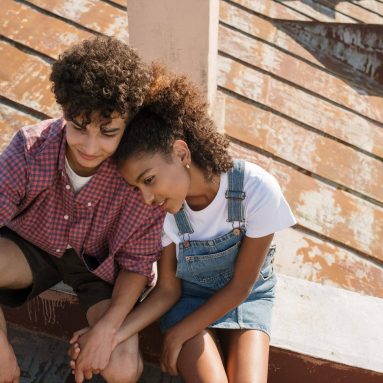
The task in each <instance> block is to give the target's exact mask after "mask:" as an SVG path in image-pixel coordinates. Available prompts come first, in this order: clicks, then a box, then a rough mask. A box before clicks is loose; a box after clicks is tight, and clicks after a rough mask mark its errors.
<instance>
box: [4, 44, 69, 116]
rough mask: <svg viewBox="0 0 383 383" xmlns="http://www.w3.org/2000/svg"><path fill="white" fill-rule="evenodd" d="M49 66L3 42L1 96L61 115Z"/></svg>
mask: <svg viewBox="0 0 383 383" xmlns="http://www.w3.org/2000/svg"><path fill="white" fill-rule="evenodd" d="M49 75H50V65H49V64H48V63H46V62H45V61H43V60H41V59H39V58H38V57H36V56H32V55H28V54H26V53H25V52H22V51H21V50H19V49H17V48H15V47H14V46H13V45H10V44H7V43H5V42H3V41H0V88H1V89H2V96H3V97H6V98H8V99H10V100H12V101H15V102H17V103H19V104H22V105H26V106H28V107H29V108H32V109H34V110H37V111H40V112H42V113H45V114H46V115H48V116H51V117H59V116H61V114H62V113H61V110H60V108H59V107H58V106H57V105H56V102H55V98H54V96H53V93H52V92H51V89H50V88H51V84H50V82H49Z"/></svg>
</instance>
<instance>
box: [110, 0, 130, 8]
mask: <svg viewBox="0 0 383 383" xmlns="http://www.w3.org/2000/svg"><path fill="white" fill-rule="evenodd" d="M109 1H110V2H111V3H114V4H117V5H121V6H122V7H125V8H126V2H127V0H109Z"/></svg>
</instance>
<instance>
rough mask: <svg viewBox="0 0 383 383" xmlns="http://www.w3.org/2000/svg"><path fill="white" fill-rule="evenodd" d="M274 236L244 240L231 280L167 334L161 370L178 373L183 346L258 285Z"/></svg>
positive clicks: (246, 238) (235, 305)
mask: <svg viewBox="0 0 383 383" xmlns="http://www.w3.org/2000/svg"><path fill="white" fill-rule="evenodd" d="M272 239H273V234H270V235H268V236H265V237H262V238H249V237H245V239H244V240H243V243H242V246H241V249H240V251H239V254H238V258H237V261H236V264H235V271H234V275H233V278H232V280H231V281H230V282H229V283H228V284H227V285H226V286H225V287H223V288H222V289H221V290H219V291H217V292H216V293H215V294H214V295H213V296H212V297H211V298H210V299H209V300H208V301H206V302H205V303H204V304H203V305H202V306H201V307H200V308H198V309H197V310H196V311H194V312H193V313H192V314H190V315H188V316H187V317H186V318H185V319H183V320H182V321H181V322H179V323H177V324H176V325H175V326H173V327H172V328H171V329H169V330H168V332H167V333H166V334H165V339H164V347H163V353H162V358H161V359H162V362H161V364H162V368H163V369H164V370H166V371H168V372H170V373H171V374H173V375H176V374H177V368H176V364H177V359H178V354H179V352H180V350H181V348H182V345H183V343H185V342H186V341H187V340H188V339H190V338H192V337H193V336H195V335H197V334H198V333H200V332H201V331H203V330H204V329H205V328H206V327H208V326H209V325H210V324H211V323H213V322H215V321H216V320H217V319H219V318H221V317H222V316H223V315H225V314H226V313H228V312H229V311H231V310H232V309H234V308H235V307H237V306H238V305H239V304H240V303H241V302H242V301H244V300H245V299H246V298H247V297H248V295H249V294H250V292H251V291H252V288H253V285H254V283H255V282H256V280H257V278H258V275H259V271H260V269H261V266H262V264H263V261H264V259H265V257H266V255H267V252H268V250H269V247H270V244H271V241H272Z"/></svg>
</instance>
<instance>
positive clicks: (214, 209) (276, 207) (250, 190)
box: [162, 161, 296, 255]
mask: <svg viewBox="0 0 383 383" xmlns="http://www.w3.org/2000/svg"><path fill="white" fill-rule="evenodd" d="M220 178H221V180H220V185H219V190H218V193H217V195H216V196H215V198H214V199H213V201H212V202H211V203H210V204H209V205H208V206H206V207H205V208H204V209H202V210H199V211H193V210H191V209H190V207H189V206H188V204H187V203H186V201H185V207H184V208H185V212H186V214H187V216H188V218H189V220H190V223H191V225H192V227H193V230H194V233H192V234H191V235H190V240H201V241H203V240H209V239H213V238H216V237H218V236H221V235H224V234H226V233H228V232H230V231H231V230H232V228H233V226H232V223H231V222H227V221H226V220H227V218H228V200H227V199H226V198H225V192H226V190H227V189H228V175H227V173H222V174H221V177H220ZM243 185H244V191H245V193H246V198H245V199H244V200H243V202H242V203H243V208H244V215H245V219H246V222H245V226H246V236H248V237H251V238H260V237H264V236H266V235H269V234H272V233H275V232H277V231H279V230H282V229H285V228H287V227H289V226H292V225H294V224H295V223H296V221H295V218H294V215H293V213H292V212H291V210H290V207H289V205H288V203H287V202H286V200H285V198H284V196H283V194H282V191H281V188H280V186H279V184H278V182H277V180H276V179H275V178H274V177H273V176H272V175H271V174H270V173H268V172H267V171H266V170H264V169H262V168H261V167H259V166H258V165H255V164H252V163H251V162H247V161H246V166H245V174H244V184H243ZM178 233H179V231H178V228H177V225H176V222H175V219H174V216H173V214H170V213H168V214H167V215H166V218H165V222H164V229H163V235H162V245H163V246H164V247H165V246H167V245H169V244H170V243H172V242H174V243H175V244H176V245H178V244H179V242H180V241H181V240H182V237H181V236H180V235H179V234H178ZM177 255H178V246H177Z"/></svg>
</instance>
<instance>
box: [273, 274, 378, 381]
mask: <svg viewBox="0 0 383 383" xmlns="http://www.w3.org/2000/svg"><path fill="white" fill-rule="evenodd" d="M273 315H274V316H273V322H272V339H271V344H272V346H274V347H278V348H281V349H285V350H290V351H293V352H296V353H299V354H305V355H309V356H311V357H314V358H320V359H325V360H328V361H333V362H336V363H342V364H345V365H349V366H354V367H359V368H362V369H366V370H371V371H376V372H379V373H383V351H382V350H383V299H380V298H376V297H371V296H365V295H361V294H357V293H355V292H351V291H347V290H343V289H339V288H335V287H330V286H323V285H321V284H318V283H313V282H308V281H305V280H301V279H297V278H292V277H288V276H285V275H279V281H278V285H277V298H276V305H275V311H274V314H273ZM382 379H383V376H382Z"/></svg>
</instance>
